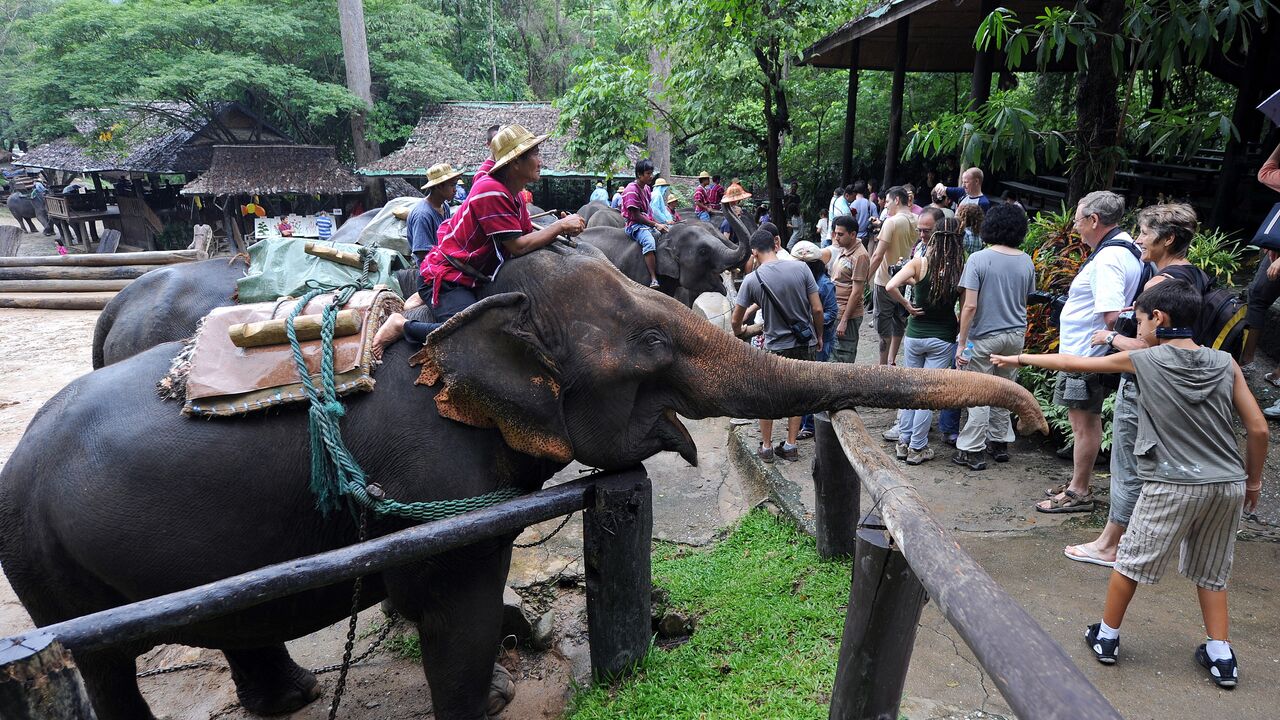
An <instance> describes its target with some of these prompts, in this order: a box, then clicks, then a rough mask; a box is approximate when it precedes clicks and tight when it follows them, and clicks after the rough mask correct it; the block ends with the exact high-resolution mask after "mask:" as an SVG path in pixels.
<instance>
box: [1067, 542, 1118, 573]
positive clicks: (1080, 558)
mask: <svg viewBox="0 0 1280 720" xmlns="http://www.w3.org/2000/svg"><path fill="white" fill-rule="evenodd" d="M1072 550H1075V551H1076V552H1078V553H1080V554H1079V555H1072V554H1071V551H1072ZM1062 554H1063V555H1066V556H1067V559H1068V560H1075V561H1076V562H1080V563H1088V564H1089V565H1101V566H1102V567H1108V568H1113V567H1115V566H1116V561H1115V560H1103V559H1102V558H1100V557H1098V556H1097V555H1094V554H1093V551H1091V550H1089V549H1088V548H1086V547H1085V546H1084V545H1072V546H1070V547H1067V548H1063V550H1062Z"/></svg>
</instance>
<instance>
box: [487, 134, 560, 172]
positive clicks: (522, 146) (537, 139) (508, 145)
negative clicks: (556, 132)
mask: <svg viewBox="0 0 1280 720" xmlns="http://www.w3.org/2000/svg"><path fill="white" fill-rule="evenodd" d="M546 139H547V136H546V135H534V134H533V133H531V132H529V131H528V130H526V129H524V128H523V127H521V126H520V125H503V126H502V129H501V130H499V131H498V134H497V135H494V136H493V139H492V140H490V141H489V149H490V150H491V151H493V160H494V162H493V169H494V170H497V169H498V168H501V167H502V166H504V165H506V164H507V163H510V162H511V161H512V160H515V159H516V158H518V157H520V156H521V155H524V154H525V153H527V152H529V151H530V150H532V149H533V148H535V147H537V146H538V145H540V144H541V143H542V141H543V140H546Z"/></svg>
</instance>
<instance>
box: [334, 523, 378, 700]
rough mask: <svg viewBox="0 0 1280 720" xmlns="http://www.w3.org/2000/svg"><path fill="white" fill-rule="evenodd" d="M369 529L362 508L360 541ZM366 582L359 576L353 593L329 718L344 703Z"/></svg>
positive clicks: (363, 539)
mask: <svg viewBox="0 0 1280 720" xmlns="http://www.w3.org/2000/svg"><path fill="white" fill-rule="evenodd" d="M368 529H369V511H368V509H366V508H361V509H360V542H364V541H365V537H366V536H367V535H368ZM363 584H364V578H363V577H357V578H356V582H355V589H354V590H353V591H352V593H351V621H350V622H349V623H348V624H347V644H346V646H345V647H344V648H343V650H342V666H341V667H339V668H338V683H337V686H336V687H335V688H334V689H333V703H332V704H330V705H329V720H334V718H335V717H337V716H338V705H340V704H342V693H343V691H344V690H346V689H347V671H348V670H350V669H351V651H352V650H353V649H354V648H355V645H356V616H357V615H359V614H360V589H361V586H362V585H363Z"/></svg>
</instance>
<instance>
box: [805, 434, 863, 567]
mask: <svg viewBox="0 0 1280 720" xmlns="http://www.w3.org/2000/svg"><path fill="white" fill-rule="evenodd" d="M813 420H814V441H815V442H816V443H817V445H816V447H817V451H816V452H815V453H814V458H813V487H814V492H815V494H816V496H817V497H816V499H815V502H814V525H815V526H816V527H817V532H818V555H820V556H821V557H823V558H824V559H830V558H834V557H841V556H849V555H853V551H854V547H855V546H854V538H855V530H856V527H857V524H858V516H859V514H860V512H859V509H858V505H859V502H860V500H861V498H860V492H859V491H860V489H861V487H862V484H861V482H860V481H859V480H858V473H856V472H855V471H854V469H853V466H852V465H850V464H849V459H848V458H846V457H845V456H844V450H843V449H841V447H840V439H839V438H837V437H836V431H835V429H834V428H832V426H831V418H830V417H828V416H827V414H826V413H819V414H817V415H814V416H813Z"/></svg>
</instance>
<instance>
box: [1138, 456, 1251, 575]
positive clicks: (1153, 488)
mask: <svg viewBox="0 0 1280 720" xmlns="http://www.w3.org/2000/svg"><path fill="white" fill-rule="evenodd" d="M1243 510H1244V482H1243V481H1238V482H1218V483H1205V484H1200V485H1179V484H1177V483H1168V482H1160V481H1156V480H1148V481H1146V482H1145V483H1143V484H1142V493H1141V494H1140V495H1139V496H1138V504H1137V505H1136V506H1135V507H1134V508H1133V516H1132V517H1131V518H1130V520H1129V527H1128V529H1127V530H1125V533H1124V537H1122V538H1120V549H1119V551H1118V552H1117V553H1116V567H1115V569H1116V572H1119V573H1120V574H1121V575H1124V576H1125V577H1127V578H1129V579H1131V580H1134V581H1136V582H1140V583H1145V584H1154V583H1156V582H1159V580H1160V576H1161V575H1163V574H1164V571H1165V568H1166V567H1167V566H1168V564H1169V560H1170V559H1172V558H1173V556H1174V554H1175V552H1176V553H1177V554H1178V572H1180V573H1182V574H1183V575H1185V576H1186V577H1187V579H1189V580H1191V581H1192V582H1194V583H1195V584H1196V585H1199V586H1200V587H1202V588H1205V589H1207V590H1222V589H1223V588H1225V587H1226V586H1227V578H1228V577H1229V576H1230V575H1231V561H1232V559H1233V557H1234V554H1235V547H1236V530H1237V529H1238V528H1239V526H1240V517H1241V513H1242V512H1243Z"/></svg>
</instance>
